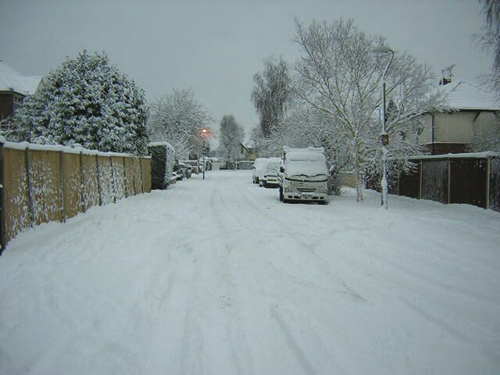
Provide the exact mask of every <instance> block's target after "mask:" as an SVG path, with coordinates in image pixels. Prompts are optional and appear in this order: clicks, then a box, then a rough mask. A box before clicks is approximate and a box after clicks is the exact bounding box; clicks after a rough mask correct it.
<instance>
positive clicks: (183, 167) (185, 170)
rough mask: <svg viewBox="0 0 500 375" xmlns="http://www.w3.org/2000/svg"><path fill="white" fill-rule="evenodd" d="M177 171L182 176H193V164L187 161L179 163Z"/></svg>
mask: <svg viewBox="0 0 500 375" xmlns="http://www.w3.org/2000/svg"><path fill="white" fill-rule="evenodd" d="M175 172H177V174H179V175H180V176H181V177H182V178H181V180H182V179H183V178H191V174H192V172H191V166H190V165H187V164H185V163H179V164H178V165H177V170H176V171H175Z"/></svg>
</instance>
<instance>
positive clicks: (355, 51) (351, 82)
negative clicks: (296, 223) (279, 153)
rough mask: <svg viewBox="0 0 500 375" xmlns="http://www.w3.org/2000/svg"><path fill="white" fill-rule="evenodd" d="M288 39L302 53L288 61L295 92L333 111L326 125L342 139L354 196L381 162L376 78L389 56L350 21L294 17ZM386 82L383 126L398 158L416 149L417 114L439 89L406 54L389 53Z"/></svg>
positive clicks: (436, 98) (432, 104)
mask: <svg viewBox="0 0 500 375" xmlns="http://www.w3.org/2000/svg"><path fill="white" fill-rule="evenodd" d="M295 41H296V43H297V44H298V45H299V47H300V49H301V52H302V55H301V57H300V58H299V61H298V62H297V64H296V67H295V70H296V74H297V77H296V80H295V82H296V83H295V85H294V89H293V90H294V94H295V95H297V96H298V97H299V98H300V99H301V100H303V101H304V102H306V103H308V104H309V105H310V106H311V107H312V108H314V109H316V110H318V111H320V112H322V113H324V114H325V115H327V116H329V117H331V118H332V121H328V122H325V124H326V125H327V126H332V127H334V129H332V131H331V133H333V134H338V137H340V138H342V139H343V140H344V142H345V145H344V146H345V149H344V152H345V153H347V154H348V155H349V160H350V164H351V165H352V167H353V169H354V171H355V176H356V180H357V183H356V191H357V194H356V195H357V201H358V202H359V201H362V200H363V192H362V177H363V175H364V174H365V173H367V172H368V173H370V174H377V173H380V168H381V153H382V152H381V141H380V134H381V126H382V116H381V113H382V103H383V100H382V85H381V80H382V74H383V71H384V69H385V67H386V66H387V63H388V60H387V59H388V58H389V57H388V56H384V55H382V56H380V55H376V54H374V53H373V49H374V48H375V47H376V46H379V45H381V44H384V43H385V40H384V38H382V37H381V36H377V35H369V34H366V33H364V32H362V31H361V30H359V29H358V28H357V26H355V24H354V22H353V21H352V20H348V21H344V20H339V21H336V22H333V23H331V24H329V23H326V22H322V23H319V22H316V21H314V22H312V23H311V24H310V25H309V26H304V25H302V24H301V23H300V22H298V21H296V36H295ZM386 82H387V88H386V94H387V98H388V100H387V102H391V103H392V104H391V110H390V111H388V116H387V125H386V128H387V133H388V134H389V137H390V146H389V157H392V158H394V159H396V158H403V159H405V158H407V157H408V156H409V155H411V154H415V153H418V152H419V147H418V143H417V142H416V139H417V137H418V135H419V132H420V130H421V127H422V126H423V119H422V114H423V113H425V112H427V111H428V110H430V109H434V108H437V107H440V106H441V101H440V94H439V93H438V92H437V91H432V88H433V86H435V85H434V82H435V77H434V75H433V74H432V72H431V70H430V68H429V67H427V66H425V65H422V64H419V63H417V61H416V60H415V58H413V57H411V56H409V55H407V54H399V53H397V54H396V56H395V58H394V60H393V63H392V65H391V68H390V69H389V71H388V73H387V76H386ZM399 165H401V164H399ZM406 165H407V164H405V163H403V166H406Z"/></svg>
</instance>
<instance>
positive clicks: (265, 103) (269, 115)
mask: <svg viewBox="0 0 500 375" xmlns="http://www.w3.org/2000/svg"><path fill="white" fill-rule="evenodd" d="M253 80H254V82H255V86H254V88H253V90H252V101H253V103H254V105H255V109H256V110H257V112H258V114H259V117H260V128H261V131H262V134H263V136H264V137H269V136H270V134H271V133H272V131H273V130H274V129H275V128H276V126H278V124H279V121H280V120H281V118H282V117H283V114H284V112H285V106H286V102H287V100H288V96H289V93H290V78H289V72H288V65H287V63H286V62H285V61H284V60H282V59H281V58H279V60H278V61H276V62H275V61H273V60H271V59H268V60H266V61H264V71H263V72H262V73H257V74H255V75H254V77H253Z"/></svg>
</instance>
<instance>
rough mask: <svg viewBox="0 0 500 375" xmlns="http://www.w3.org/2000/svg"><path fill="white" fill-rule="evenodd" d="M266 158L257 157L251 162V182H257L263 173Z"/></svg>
mask: <svg viewBox="0 0 500 375" xmlns="http://www.w3.org/2000/svg"><path fill="white" fill-rule="evenodd" d="M266 160H267V158H257V159H255V161H254V162H253V167H252V171H253V172H252V182H253V183H254V184H258V183H259V180H260V178H261V176H263V175H264V168H265V165H266Z"/></svg>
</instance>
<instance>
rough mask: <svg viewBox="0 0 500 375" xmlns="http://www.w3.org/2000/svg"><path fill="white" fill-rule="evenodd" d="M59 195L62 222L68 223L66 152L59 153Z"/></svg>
mask: <svg viewBox="0 0 500 375" xmlns="http://www.w3.org/2000/svg"><path fill="white" fill-rule="evenodd" d="M59 184H60V187H59V194H60V195H61V222H63V223H65V222H66V207H65V202H64V200H65V199H64V198H65V195H66V188H65V186H64V151H62V150H61V151H59Z"/></svg>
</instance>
